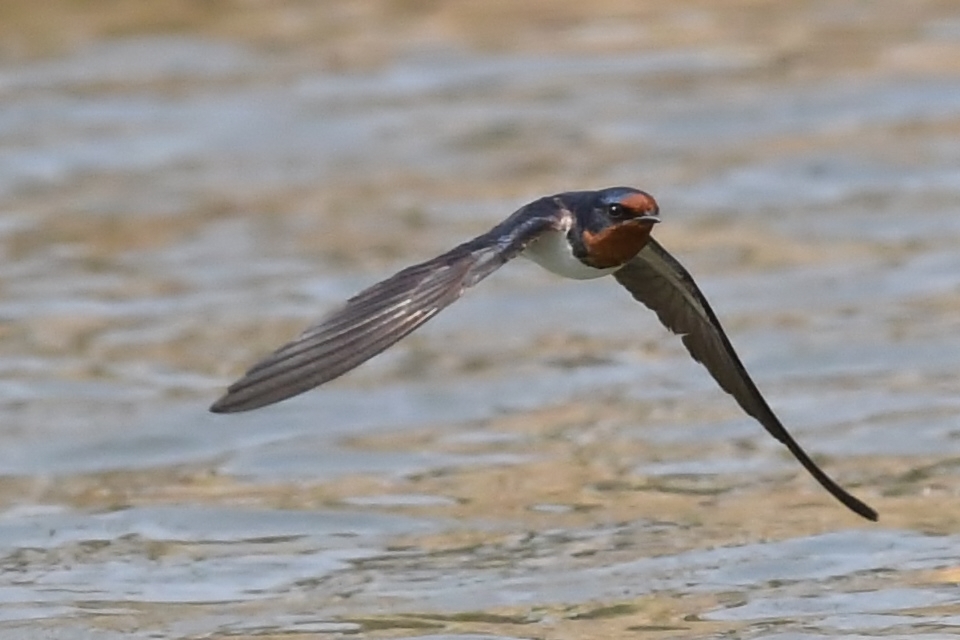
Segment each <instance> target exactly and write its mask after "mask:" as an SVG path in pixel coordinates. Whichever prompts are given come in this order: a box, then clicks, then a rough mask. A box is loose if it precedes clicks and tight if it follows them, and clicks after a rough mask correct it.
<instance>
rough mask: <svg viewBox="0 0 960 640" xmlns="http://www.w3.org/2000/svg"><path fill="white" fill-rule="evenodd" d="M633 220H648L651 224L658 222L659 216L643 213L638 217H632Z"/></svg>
mask: <svg viewBox="0 0 960 640" xmlns="http://www.w3.org/2000/svg"><path fill="white" fill-rule="evenodd" d="M633 221H634V222H649V223H651V224H656V223H658V222H660V216H658V215H645V216H640V217H639V218H634V219H633Z"/></svg>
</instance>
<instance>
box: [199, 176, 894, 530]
mask: <svg viewBox="0 0 960 640" xmlns="http://www.w3.org/2000/svg"><path fill="white" fill-rule="evenodd" d="M658 222H660V208H659V206H658V205H657V202H656V200H654V198H653V196H651V195H650V194H648V193H646V192H644V191H640V190H638V189H633V188H630V187H613V188H608V189H601V190H599V191H573V192H567V193H560V194H557V195H553V196H547V197H544V198H540V199H539V200H535V201H533V202H531V203H529V204H527V205H524V206H523V207H521V208H520V209H518V210H517V211H515V212H514V213H513V214H511V215H510V216H509V217H508V218H507V219H506V220H504V221H503V222H501V223H500V224H498V225H497V226H495V227H494V228H493V229H491V230H490V231H488V232H487V233H484V234H482V235H480V236H477V237H476V238H474V239H472V240H469V241H467V242H464V243H463V244H461V245H459V246H457V247H455V248H453V249H451V250H450V251H448V252H446V253H444V254H443V255H440V256H437V257H436V258H433V259H432V260H427V261H426V262H423V263H420V264H417V265H414V266H411V267H408V268H406V269H403V270H402V271H400V272H398V273H396V274H395V275H393V276H392V277H390V278H387V279H386V280H384V281H382V282H380V283H378V284H375V285H373V286H371V287H369V288H368V289H365V290H363V291H361V292H360V293H358V294H357V295H355V296H354V297H352V298H350V299H349V300H348V301H347V302H346V304H344V305H343V306H342V307H340V309H339V310H337V311H334V312H333V313H331V314H330V315H328V316H326V318H324V319H323V320H321V321H320V322H319V323H317V324H315V325H312V326H310V327H308V328H307V329H306V330H305V331H304V332H303V333H302V334H300V336H299V337H297V338H295V339H294V340H293V341H291V342H289V343H287V344H286V345H284V346H282V347H280V348H279V349H277V350H276V351H275V352H274V353H272V354H271V355H269V356H267V357H266V358H264V359H263V360H261V361H260V362H258V363H256V364H254V365H253V367H251V368H250V370H249V371H247V372H246V374H245V375H244V376H243V377H242V378H240V379H239V380H238V381H237V382H235V383H233V384H232V385H230V387H229V388H228V389H227V392H226V394H224V395H223V397H221V398H220V399H219V400H217V401H216V402H215V403H214V404H213V406H211V407H210V410H211V411H213V412H215V413H232V412H238V411H248V410H250V409H256V408H259V407H263V406H265V405H269V404H273V403H275V402H279V401H281V400H285V399H287V398H289V397H291V396H295V395H297V394H300V393H303V392H304V391H307V390H309V389H312V388H314V387H317V386H319V385H321V384H324V383H325V382H329V381H330V380H333V379H334V378H337V377H339V376H341V375H343V374H344V373H346V372H348V371H350V370H351V369H353V368H354V367H356V366H358V365H360V364H362V363H363V362H365V361H367V360H368V359H370V358H372V357H373V356H375V355H377V354H378V353H380V352H381V351H383V350H384V349H386V348H388V347H390V346H391V345H393V344H394V343H396V342H397V341H398V340H400V339H401V338H403V337H404V336H406V335H407V334H409V333H410V332H412V331H413V330H415V329H416V328H417V327H419V326H420V325H422V324H423V323H425V322H426V321H427V320H429V319H430V318H432V317H433V316H435V315H436V314H437V313H439V312H440V311H441V310H442V309H444V308H445V307H446V306H447V305H449V304H450V303H452V302H454V301H455V300H457V299H458V298H459V297H460V296H461V295H462V294H463V293H464V292H465V291H466V290H467V289H469V288H470V287H472V286H474V285H475V284H477V283H478V282H480V281H481V280H483V279H484V278H486V277H487V276H489V275H490V274H491V273H493V272H494V271H496V270H497V269H499V268H500V267H501V266H503V265H504V264H506V263H507V262H508V261H510V260H512V259H513V258H515V257H517V256H524V257H526V258H529V259H531V260H533V261H534V262H536V263H537V264H539V265H540V266H541V267H543V268H545V269H547V270H548V271H551V272H553V273H555V274H558V275H560V276H564V277H567V278H573V279H576V280H589V279H592V278H600V277H603V276H606V275H612V276H613V277H614V279H616V281H617V282H619V283H620V284H621V285H622V286H623V287H624V288H625V289H626V290H627V291H628V292H629V293H630V295H632V296H633V298H634V299H636V300H637V301H638V302H640V303H642V304H643V305H645V306H646V307H648V308H650V309H651V310H652V311H653V312H654V313H655V314H656V315H657V317H658V318H659V320H660V322H661V323H662V324H663V325H664V326H665V327H666V328H667V329H669V330H670V331H671V332H673V333H675V334H678V335H679V336H680V338H681V340H682V341H683V344H684V346H685V347H686V348H687V351H688V352H689V353H690V355H691V356H692V357H693V359H694V360H696V361H697V362H699V363H700V364H702V365H703V366H704V367H705V368H706V369H707V371H708V372H709V374H710V375H711V376H712V377H713V379H714V380H716V382H717V384H719V385H720V388H721V389H723V390H724V391H726V392H727V393H728V394H730V395H731V396H733V398H734V399H735V400H736V401H737V403H738V404H739V405H740V407H741V408H742V409H743V410H744V411H745V412H746V413H747V414H748V415H749V416H751V417H753V418H754V419H755V420H757V421H758V422H759V423H760V424H761V425H762V426H763V427H764V428H765V429H766V430H767V431H768V432H769V433H770V435H772V436H773V437H774V438H776V439H777V440H779V441H780V442H781V443H783V444H784V445H785V446H786V447H787V449H788V450H789V451H790V453H792V454H793V455H794V457H795V458H796V459H797V461H799V462H800V464H801V465H802V466H803V467H804V468H805V469H806V470H807V472H809V473H810V475H812V476H813V478H814V479H815V480H816V481H817V482H819V483H820V485H821V486H822V487H823V488H824V489H826V490H827V491H828V492H829V493H830V494H831V495H833V496H834V498H836V499H837V500H839V501H840V502H841V503H843V504H844V505H845V506H846V507H847V508H849V509H850V510H851V511H853V512H854V513H857V514H859V515H860V516H862V517H864V518H866V519H868V520H874V521H875V520H877V512H876V511H875V510H874V509H872V508H871V507H869V506H868V505H866V504H865V503H863V502H861V501H860V500H859V499H857V498H856V497H854V496H853V495H851V494H850V493H848V492H847V491H846V490H844V489H843V488H842V487H840V485H838V484H837V483H836V482H835V481H834V480H833V479H832V478H830V477H829V476H828V475H827V474H826V473H825V472H824V471H823V470H822V469H820V467H819V466H817V464H816V463H814V462H813V460H811V459H810V456H808V455H807V453H806V452H805V451H804V450H803V449H802V448H801V447H800V445H799V444H798V443H797V441H796V440H794V439H793V437H792V436H791V435H790V434H789V433H788V432H787V430H786V429H785V428H784V427H783V425H782V424H781V423H780V420H779V419H778V418H777V416H776V415H775V414H774V412H773V410H772V409H771V408H770V406H769V405H768V404H767V401H766V400H765V399H764V398H763V396H762V395H761V393H760V391H759V390H758V389H757V386H756V384H754V382H753V380H752V379H751V378H750V375H749V374H748V373H747V370H746V368H745V367H744V366H743V363H742V362H741V361H740V358H739V356H738V355H737V353H736V351H734V348H733V345H732V344H731V343H730V340H729V339H728V338H727V335H726V333H725V332H724V330H723V327H722V326H721V325H720V321H719V320H717V316H716V314H715V313H714V312H713V309H712V308H711V307H710V304H709V303H708V302H707V299H706V297H704V295H703V293H702V292H701V291H700V288H699V287H698V286H697V284H696V283H695V282H694V280H693V278H692V277H691V275H690V273H689V272H688V271H687V270H686V269H685V268H684V267H683V265H681V264H680V262H679V261H677V259H676V258H674V257H673V256H672V255H670V254H669V253H668V252H667V250H666V249H664V248H663V247H662V246H661V245H660V244H659V243H658V242H657V241H656V240H655V239H653V238H652V237H651V235H650V232H651V230H652V229H653V227H654V225H656V224H657V223H658Z"/></svg>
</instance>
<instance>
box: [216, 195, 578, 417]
mask: <svg viewBox="0 0 960 640" xmlns="http://www.w3.org/2000/svg"><path fill="white" fill-rule="evenodd" d="M539 204H540V201H537V202H535V203H533V204H531V205H528V206H526V207H524V208H522V209H520V210H519V211H517V212H516V213H514V214H513V215H512V216H510V218H508V219H507V220H506V221H505V222H503V223H502V224H500V225H498V226H497V227H495V228H494V229H492V230H491V231H490V232H488V233H486V234H484V235H482V236H478V237H477V238H474V239H473V240H470V241H469V242H466V243H464V244H462V245H460V246H458V247H456V248H454V249H452V250H450V251H448V252H447V253H445V254H443V255H441V256H437V257H436V258H434V259H432V260H428V261H427V262H423V263H421V264H417V265H414V266H412V267H408V268H407V269H404V270H403V271H400V272H399V273H397V274H395V275H393V276H392V277H390V278H388V279H386V280H384V281H383V282H380V283H378V284H375V285H373V286H372V287H370V288H368V289H366V290H364V291H361V292H360V293H358V294H357V295H356V296H354V297H353V298H350V300H348V301H347V303H346V304H345V305H344V306H343V307H341V308H340V309H339V310H338V311H335V312H333V313H332V314H331V315H329V316H327V317H326V318H325V319H324V320H322V321H320V322H319V323H317V324H315V325H313V326H311V327H309V328H308V329H307V330H306V331H304V332H303V333H302V334H301V335H300V336H299V337H297V338H296V339H294V340H293V341H292V342H290V343H288V344H286V345H284V346H283V347H281V348H279V349H278V350H277V351H275V352H274V353H273V354H271V355H269V356H267V357H266V358H265V359H263V360H262V361H260V362H258V363H257V364H255V365H254V366H253V367H252V368H251V369H250V370H249V371H247V373H246V374H245V375H244V376H243V377H242V378H241V379H240V380H238V381H237V382H235V383H233V384H232V385H230V387H229V388H228V389H227V393H226V394H224V395H223V397H221V398H220V399H219V400H217V401H216V402H215V403H214V404H213V406H211V407H210V410H211V411H213V412H215V413H232V412H236V411H247V410H250V409H256V408H258V407H262V406H264V405H268V404H273V403H274V402H279V401H280V400H284V399H286V398H289V397H291V396H295V395H297V394H299V393H303V392H304V391H307V390H309V389H312V388H313V387H316V386H318V385H321V384H323V383H325V382H329V381H330V380H333V379H334V378H336V377H338V376H340V375H343V374H344V373H346V372H347V371H349V370H351V369H353V368H354V367H356V366H358V365H360V364H361V363H363V362H365V361H366V360H369V359H370V358H372V357H373V356H375V355H377V354H378V353H380V352H381V351H383V350H384V349H386V348H387V347H389V346H390V345H392V344H394V343H395V342H397V341H398V340H400V339H401V338H403V337H404V336H406V335H407V334H409V333H410V332H411V331H413V330H414V329H416V328H417V327H419V326H420V325H422V324H423V323H424V322H426V321H427V320H429V319H430V318H432V317H433V316H435V315H436V314H437V313H438V312H439V311H440V310H441V309H443V308H444V307H446V306H447V305H449V304H450V303H451V302H453V301H455V300H456V299H458V298H459V297H460V295H461V294H462V293H463V292H464V291H465V290H466V289H467V288H468V287H471V286H473V285H475V284H476V283H477V282H479V281H480V280H482V279H483V278H485V277H487V276H488V275H490V274H491V273H493V272H494V271H495V270H496V269H498V268H499V267H500V266H502V265H503V264H505V263H506V262H507V261H508V260H510V259H512V258H514V257H516V256H517V255H519V254H520V253H521V252H522V251H523V249H524V248H525V247H526V246H527V245H528V244H530V242H532V241H533V240H535V239H536V238H538V237H540V236H541V235H542V234H543V233H546V232H547V231H550V230H555V229H559V228H560V227H561V224H562V216H563V215H569V214H568V213H567V212H566V211H564V210H560V209H557V208H556V207H552V208H551V207H547V206H537V205H539Z"/></svg>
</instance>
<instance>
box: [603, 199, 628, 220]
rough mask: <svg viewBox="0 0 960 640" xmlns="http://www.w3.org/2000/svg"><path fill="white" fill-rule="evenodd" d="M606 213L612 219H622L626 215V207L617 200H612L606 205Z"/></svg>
mask: <svg viewBox="0 0 960 640" xmlns="http://www.w3.org/2000/svg"><path fill="white" fill-rule="evenodd" d="M607 214H608V215H609V216H610V217H611V218H613V219H614V220H622V219H623V218H626V217H627V215H628V212H627V208H626V207H625V206H623V205H622V204H620V203H619V202H613V203H611V204H608V205H607Z"/></svg>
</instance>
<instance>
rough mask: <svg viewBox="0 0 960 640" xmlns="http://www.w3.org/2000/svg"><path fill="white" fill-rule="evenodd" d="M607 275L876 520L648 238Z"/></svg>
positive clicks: (832, 486) (813, 469) (825, 480)
mask: <svg viewBox="0 0 960 640" xmlns="http://www.w3.org/2000/svg"><path fill="white" fill-rule="evenodd" d="M613 277H614V278H616V279H617V282H619V283H620V284H622V285H623V286H624V287H626V289H627V290H628V291H629V292H630V293H631V294H632V295H633V297H634V298H635V299H636V300H638V301H639V302H642V303H643V304H644V305H646V306H647V307H649V308H650V309H652V310H653V311H654V312H655V313H656V314H657V317H658V318H659V319H660V322H662V323H663V324H664V326H666V327H667V328H668V329H669V330H670V331H672V332H673V333H676V334H679V335H680V336H681V339H682V340H683V344H684V346H685V347H686V348H687V351H689V352H690V355H691V356H693V359H694V360H696V361H697V362H699V363H701V364H702V365H703V366H704V367H706V369H707V371H708V372H709V373H710V375H711V376H713V379H714V380H716V381H717V383H718V384H719V385H720V387H721V388H722V389H723V390H724V391H726V392H727V393H729V394H730V395H732V396H733V397H734V399H735V400H736V401H737V403H738V404H739V405H740V406H741V407H742V408H743V410H744V411H746V412H747V413H748V414H749V415H751V416H752V417H754V418H755V419H756V420H757V421H758V422H760V424H762V425H763V426H764V428H766V430H767V431H769V432H770V434H771V435H772V436H773V437H774V438H776V439H777V440H779V441H780V442H782V443H783V444H785V445H786V447H787V449H789V450H790V453H792V454H793V455H794V456H795V457H796V458H797V460H799V461H800V464H802V465H803V467H804V468H805V469H806V470H807V471H809V472H810V474H811V475H812V476H813V477H814V478H815V479H816V480H817V482H819V483H820V484H821V485H822V486H823V488H824V489H826V490H827V491H829V492H830V493H831V494H832V495H833V496H834V497H835V498H836V499H837V500H839V501H840V502H842V503H843V504H844V505H846V506H847V508H849V509H850V510H852V511H854V512H855V513H857V514H859V515H861V516H863V517H864V518H867V519H868V520H876V519H877V512H876V511H874V510H873V509H872V508H870V507H869V506H867V505H866V504H864V503H863V502H861V501H860V500H858V499H857V498H855V497H853V496H852V495H850V494H849V493H847V491H845V490H844V489H843V488H841V487H840V485H838V484H837V483H836V482H834V481H833V480H832V479H831V478H830V477H829V476H828V475H827V474H826V473H824V472H823V470H821V469H820V467H818V466H817V465H816V463H814V462H813V460H811V459H810V456H808V455H807V453H806V452H805V451H804V450H803V449H802V448H801V447H800V445H799V444H797V441H796V440H794V439H793V437H792V436H791V435H790V434H789V433H788V432H787V430H786V429H785V428H784V427H783V425H782V424H781V423H780V420H779V419H778V418H777V416H776V415H775V414H774V413H773V410H772V409H771V408H770V406H769V405H768V404H767V401H766V400H764V398H763V396H762V395H761V394H760V391H759V390H758V389H757V386H756V385H755V384H754V382H753V380H751V379H750V374H748V373H747V370H746V369H745V368H744V366H743V364H742V363H741V362H740V358H739V357H738V356H737V353H736V351H734V349H733V345H731V344H730V340H729V339H728V338H727V336H726V334H725V333H724V331H723V327H722V326H720V321H719V320H717V316H716V315H715V314H714V313H713V309H711V308H710V305H709V303H707V299H706V298H705V297H704V296H703V294H702V293H701V292H700V289H699V288H698V287H697V285H696V283H695V282H694V281H693V278H692V277H691V276H690V274H689V273H688V272H687V270H686V269H684V268H683V265H681V264H680V263H679V262H678V261H677V260H676V258H674V257H673V256H671V255H670V254H669V253H667V251H666V249H664V248H663V247H662V246H660V244H659V243H657V242H656V241H655V240H653V239H651V240H650V242H649V243H648V244H647V245H646V246H645V247H644V248H643V249H642V250H641V251H640V253H639V254H637V256H636V257H635V258H633V260H631V261H630V262H628V263H627V264H626V265H624V266H623V268H621V269H619V270H618V271H616V272H614V274H613Z"/></svg>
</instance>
